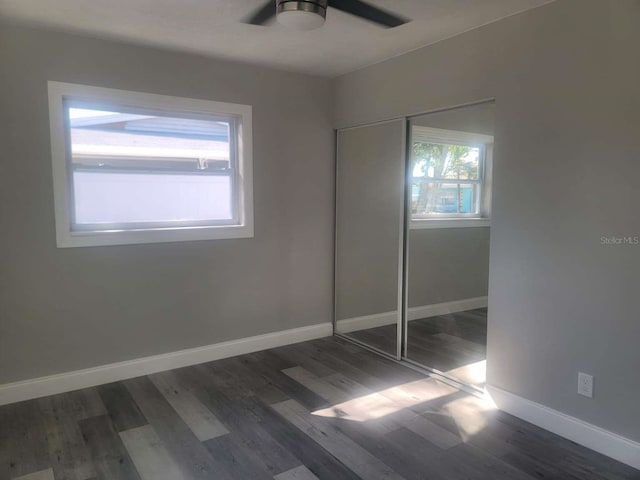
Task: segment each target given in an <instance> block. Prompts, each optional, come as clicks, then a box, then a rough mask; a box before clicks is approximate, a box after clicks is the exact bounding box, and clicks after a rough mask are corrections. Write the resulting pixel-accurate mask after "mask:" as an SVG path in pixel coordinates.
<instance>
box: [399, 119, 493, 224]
mask: <svg viewBox="0 0 640 480" xmlns="http://www.w3.org/2000/svg"><path fill="white" fill-rule="evenodd" d="M492 143H493V138H492V137H490V136H487V135H480V134H471V133H467V132H457V131H449V130H440V129H435V128H429V127H420V126H413V130H412V165H411V224H412V227H414V228H433V227H434V226H443V224H442V222H440V223H437V222H432V221H434V220H435V221H438V220H444V221H445V223H446V225H447V226H463V225H464V226H467V225H483V224H488V219H487V217H488V208H486V205H487V204H488V197H487V192H486V191H485V187H486V182H485V175H486V164H487V160H488V157H489V154H490V151H491V145H492ZM465 219H466V220H470V222H466V224H463V223H459V222H458V225H456V223H457V222H451V221H450V220H465ZM474 219H475V220H481V221H480V222H478V221H474Z"/></svg>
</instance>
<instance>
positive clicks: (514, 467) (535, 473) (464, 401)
mask: <svg viewBox="0 0 640 480" xmlns="http://www.w3.org/2000/svg"><path fill="white" fill-rule="evenodd" d="M0 428H1V431H0V479H2V480H5V479H16V478H20V479H23V480H24V479H28V480H51V479H55V480H63V479H65V480H66V479H69V480H88V479H153V480H180V479H240V480H249V479H256V480H262V479H277V480H294V479H298V480H300V479H302V480H308V479H327V480H349V479H365V480H375V479H391V480H400V479H406V480H412V479H415V480H419V479H420V480H423V479H429V480H431V479H443V480H457V479H492V480H500V479H518V480H533V479H541V478H544V479H576V480H595V479H607V480H620V479H639V478H640V472H638V471H636V470H634V469H632V468H630V467H627V466H625V465H623V464H620V463H618V462H615V461H613V460H611V459H609V458H607V457H604V456H602V455H599V454H597V453H594V452H592V451H589V450H587V449H585V448H583V447H580V446H578V445H577V444H574V443H572V442H569V441H567V440H564V439H562V438H560V437H558V436H555V435H553V434H551V433H549V432H546V431H544V430H541V429H539V428H537V427H534V426H533V425H530V424H528V423H526V422H523V421H521V420H518V419H517V418H514V417H512V416H510V415H507V414H505V413H502V412H499V411H497V410H495V409H494V408H492V406H491V405H490V404H489V403H487V402H486V401H485V400H481V399H479V398H476V397H474V396H470V395H468V394H466V393H464V392H461V391H458V390H455V389H453V388H452V387H450V386H448V385H445V384H442V383H439V382H437V381H436V380H434V379H430V378H426V377H424V376H422V375H420V374H419V373H417V372H415V371H413V370H410V369H407V368H405V367H403V366H401V365H399V364H396V363H393V362H390V361H387V360H385V359H382V358H379V357H377V356H375V355H373V354H371V353H369V352H366V351H363V350H361V349H359V348H357V347H355V346H353V345H350V344H348V343H344V342H342V341H340V340H337V339H334V338H326V339H321V340H315V341H311V342H306V343H301V344H298V345H291V346H287V347H282V348H277V349H273V350H268V351H264V352H259V353H254V354H250V355H243V356H240V357H235V358H230V359H225V360H220V361H216V362H211V363H208V364H203V365H198V366H193V367H188V368H182V369H178V370H173V371H170V372H165V373H160V374H155V375H150V376H147V377H140V378H135V379H131V380H126V381H123V382H117V383H113V384H109V385H103V386H99V387H96V388H88V389H85V390H79V391H76V392H71V393H66V394H61V395H55V396H51V397H45V398H40V399H37V400H32V401H26V402H22V403H17V404H13V405H7V406H3V407H0Z"/></svg>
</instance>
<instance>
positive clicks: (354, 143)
mask: <svg viewBox="0 0 640 480" xmlns="http://www.w3.org/2000/svg"><path fill="white" fill-rule="evenodd" d="M405 146H406V122H405V120H404V119H402V120H394V121H390V122H383V123H378V124H374V125H367V126H363V127H356V128H350V129H345V130H340V131H339V132H338V136H337V165H336V270H335V275H336V277H335V283H336V291H335V319H336V323H335V331H336V333H338V334H341V335H344V336H346V337H348V338H350V339H351V340H353V341H356V342H359V343H361V344H364V345H366V346H368V347H370V348H373V349H375V350H377V351H378V352H381V353H384V354H387V355H390V356H393V357H395V358H399V356H400V344H399V341H400V337H401V335H399V333H400V330H399V327H401V323H400V322H401V317H402V261H403V257H402V253H403V228H404V181H405Z"/></svg>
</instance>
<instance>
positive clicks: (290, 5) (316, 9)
mask: <svg viewBox="0 0 640 480" xmlns="http://www.w3.org/2000/svg"><path fill="white" fill-rule="evenodd" d="M327 3H328V0H278V13H284V12H309V13H315V14H316V15H320V16H322V18H325V17H326V15H327Z"/></svg>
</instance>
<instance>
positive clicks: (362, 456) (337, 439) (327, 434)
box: [272, 400, 402, 480]
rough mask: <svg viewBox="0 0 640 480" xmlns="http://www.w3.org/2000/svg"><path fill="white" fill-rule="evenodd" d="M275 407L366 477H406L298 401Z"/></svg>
mask: <svg viewBox="0 0 640 480" xmlns="http://www.w3.org/2000/svg"><path fill="white" fill-rule="evenodd" d="M272 407H273V408H274V410H276V411H277V412H278V413H279V414H280V415H282V416H283V418H286V419H287V420H288V421H289V422H291V423H292V424H293V425H295V426H296V427H298V428H299V429H300V430H302V431H303V432H304V433H306V434H307V435H308V436H309V437H311V438H312V439H313V440H315V441H316V442H317V443H318V444H319V445H321V446H322V447H323V448H324V449H325V450H327V451H328V452H330V453H331V454H332V455H333V456H335V457H336V458H337V459H339V460H340V461H341V462H342V463H344V464H345V465H346V466H347V467H349V468H350V469H351V470H352V471H353V472H355V473H356V474H357V475H359V476H361V477H362V478H366V479H371V480H377V479H389V480H391V479H394V480H399V479H401V478H402V477H401V476H400V475H398V474H397V473H395V472H394V471H393V470H392V469H391V468H389V466H387V465H385V464H384V463H383V462H381V461H380V460H378V459H377V458H376V457H374V456H373V455H371V454H370V453H369V452H368V451H366V450H365V449H363V448H362V447H361V446H360V445H358V444H357V443H355V442H354V441H353V440H351V439H350V438H348V437H346V436H345V435H343V434H342V433H341V432H340V431H338V430H337V429H335V428H334V427H333V426H331V425H329V424H328V423H327V422H323V421H322V420H321V419H320V418H319V417H315V416H313V415H311V414H310V413H309V412H308V411H307V410H306V409H305V408H304V406H302V405H301V404H299V403H298V402H296V401H295V400H287V401H286V402H282V403H278V404H275V405H273V406H272Z"/></svg>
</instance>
